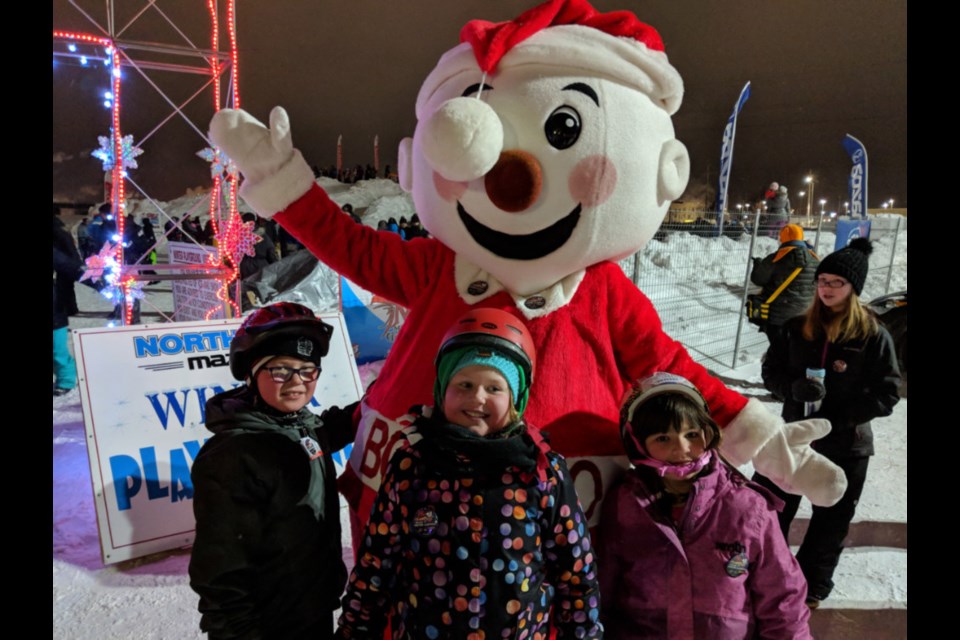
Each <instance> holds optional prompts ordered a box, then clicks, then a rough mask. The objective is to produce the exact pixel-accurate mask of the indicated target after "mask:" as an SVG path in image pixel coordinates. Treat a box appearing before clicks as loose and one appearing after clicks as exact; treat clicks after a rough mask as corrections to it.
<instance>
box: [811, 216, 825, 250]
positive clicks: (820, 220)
mask: <svg viewBox="0 0 960 640" xmlns="http://www.w3.org/2000/svg"><path fill="white" fill-rule="evenodd" d="M822 226H823V211H821V212H820V217H818V218H817V235H816V238H815V239H814V241H813V252H814V253H815V254H817V255H820V228H821V227H822Z"/></svg>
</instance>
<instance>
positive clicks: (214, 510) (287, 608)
mask: <svg viewBox="0 0 960 640" xmlns="http://www.w3.org/2000/svg"><path fill="white" fill-rule="evenodd" d="M332 333H333V327H331V326H330V325H328V324H326V323H325V322H323V321H322V320H320V319H319V318H317V317H316V316H315V315H314V314H313V312H312V311H310V309H308V308H307V307H304V306H302V305H299V304H294V303H286V302H284V303H278V304H273V305H270V306H268V307H263V308H261V309H257V310H256V311H254V312H253V313H252V314H250V315H249V316H247V318H246V320H244V322H243V324H242V325H241V326H240V328H239V329H238V330H237V333H236V335H235V336H234V337H233V340H232V342H231V344H230V371H231V373H233V375H234V377H235V378H237V379H238V380H242V381H244V382H245V384H244V385H242V386H240V387H237V388H236V389H232V390H230V391H225V392H223V393H220V394H217V395H216V396H214V397H212V398H210V400H209V401H208V402H207V408H206V426H207V429H209V430H210V431H212V432H213V433H214V434H215V435H214V436H213V437H212V438H210V440H209V441H207V443H206V444H204V446H203V448H202V449H201V450H200V453H199V454H198V455H197V459H196V461H195V462H194V464H193V469H192V472H191V473H192V479H193V484H194V502H193V510H194V515H195V516H196V521H197V529H196V540H195V542H194V546H193V551H192V554H191V557H190V586H191V587H192V588H193V590H194V591H196V592H197V593H198V594H199V595H200V605H199V610H200V613H201V614H202V617H201V620H200V629H201V630H202V631H204V632H206V633H207V634H209V636H210V638H241V637H243V638H301V637H304V638H305V637H311V638H329V637H332V635H333V611H334V610H335V609H337V608H338V607H339V598H340V594H341V592H342V591H343V586H344V583H345V582H346V577H347V574H346V569H345V567H344V564H343V559H342V548H341V546H340V509H339V499H338V496H337V486H336V483H337V479H336V470H335V468H334V465H333V458H332V454H333V452H334V451H337V450H339V449H342V448H343V447H345V446H346V445H347V444H349V443H350V442H352V441H353V428H352V421H351V417H350V415H351V413H352V410H353V409H354V408H355V405H354V406H351V407H347V408H346V409H343V410H341V409H338V408H337V407H332V408H330V409H329V410H327V411H325V412H324V413H323V415H322V417H321V416H317V415H315V414H314V413H312V412H311V411H310V410H309V409H307V404H308V403H309V402H310V400H311V398H313V393H314V390H315V389H316V386H317V380H318V378H319V376H320V370H321V368H320V364H321V359H322V358H323V356H325V355H326V354H327V350H328V347H329V343H330V335H331V334H332Z"/></svg>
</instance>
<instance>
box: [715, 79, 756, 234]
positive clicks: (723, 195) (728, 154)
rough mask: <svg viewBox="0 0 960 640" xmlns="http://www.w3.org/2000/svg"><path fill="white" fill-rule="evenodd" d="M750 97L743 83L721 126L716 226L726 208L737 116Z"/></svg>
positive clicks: (719, 227)
mask: <svg viewBox="0 0 960 640" xmlns="http://www.w3.org/2000/svg"><path fill="white" fill-rule="evenodd" d="M749 97H750V83H749V82H748V83H747V84H745V85H743V89H741V90H740V97H739V98H737V104H735V105H733V113H732V114H731V115H730V118H729V119H728V120H727V126H726V127H724V128H723V144H721V145H720V184H719V185H718V187H717V228H718V229H721V228H722V225H723V212H724V211H725V210H726V208H727V188H728V187H729V186H730V168H731V167H732V166H733V138H734V136H735V135H736V133H737V116H738V115H740V109H743V105H744V104H745V103H746V101H747V99H748V98H749Z"/></svg>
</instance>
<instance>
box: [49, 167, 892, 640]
mask: <svg viewBox="0 0 960 640" xmlns="http://www.w3.org/2000/svg"><path fill="white" fill-rule="evenodd" d="M318 182H319V183H320V184H321V186H323V187H324V188H329V190H330V192H331V197H332V198H333V199H334V200H335V201H336V202H338V203H339V204H344V203H347V202H350V203H351V204H353V205H354V207H355V208H366V215H364V222H365V223H367V224H371V225H372V226H376V222H377V221H378V220H380V219H386V218H387V217H389V216H394V217H396V218H397V219H399V217H400V216H401V215H406V216H407V217H408V218H409V216H410V215H412V213H413V209H412V203H410V202H409V196H406V195H402V194H401V193H400V191H399V187H397V186H396V185H395V184H394V183H392V182H389V181H386V180H377V181H370V182H361V183H358V184H357V185H342V184H340V183H337V182H335V181H332V180H328V179H320V180H319V181H318ZM198 201H204V198H202V197H198V196H187V197H184V198H181V199H180V200H178V201H175V204H167V203H158V204H159V205H160V206H161V207H163V208H164V210H167V211H176V212H177V213H176V215H182V213H183V212H184V211H189V210H191V209H192V208H194V207H196V206H198V205H197V202H198ZM398 203H400V204H398ZM403 203H407V204H409V209H407V208H406V206H407V205H406V204H403ZM200 206H202V205H200ZM394 207H399V208H394ZM65 222H67V224H68V228H70V226H72V225H71V224H70V223H71V221H70V220H65ZM74 222H76V221H74ZM760 241H761V243H762V244H760V245H758V247H756V248H755V250H754V254H755V255H765V254H766V253H768V252H769V251H771V250H773V249H774V248H775V247H776V243H775V242H774V241H773V240H769V239H761V240H760ZM671 242H678V243H679V242H682V243H692V242H697V243H709V242H713V243H715V244H716V243H717V240H715V239H702V238H697V237H694V236H687V235H686V234H684V236H683V237H676V238H671ZM891 242H892V235H890V234H888V235H882V236H881V235H879V234H878V235H877V236H876V240H875V245H876V249H875V252H874V256H873V259H872V260H871V265H872V266H873V269H874V270H875V271H876V272H877V273H873V272H872V273H871V278H870V279H868V283H867V287H866V288H865V292H864V294H865V295H864V297H865V299H870V297H873V296H875V295H879V294H880V293H882V292H883V287H884V285H885V280H886V274H885V273H883V274H881V273H880V271H881V270H880V269H877V265H880V264H884V265H885V264H886V263H887V261H888V260H889V255H890V250H891V248H892V247H891ZM719 243H720V245H721V247H722V249H721V250H720V251H712V252H708V251H697V252H696V255H697V256H700V257H698V258H697V259H698V260H700V261H701V262H700V263H698V264H697V269H698V270H699V271H701V272H702V274H704V275H705V276H706V277H702V278H701V280H705V281H711V282H719V283H726V282H732V283H734V284H737V283H740V282H741V281H742V278H743V274H742V273H739V274H736V273H732V272H731V273H726V272H725V270H724V269H725V267H721V266H720V265H719V264H711V263H710V262H709V259H707V260H706V262H704V260H705V259H704V258H703V257H702V256H717V260H718V261H719V260H720V259H721V258H722V257H723V254H724V253H728V252H730V251H741V250H743V249H742V247H743V246H744V243H743V241H739V242H738V241H734V240H731V239H729V238H721V239H719ZM657 245H662V243H658V242H651V243H650V246H649V247H648V248H647V249H646V250H645V251H644V253H643V255H642V260H644V261H645V268H646V267H647V266H649V267H650V268H653V267H654V265H656V267H658V268H659V269H660V270H661V271H662V272H663V278H664V280H665V281H666V282H668V283H670V284H669V285H668V287H675V286H684V287H689V295H690V297H691V298H698V297H700V296H705V295H712V292H711V291H710V290H709V289H710V288H709V287H705V286H703V285H701V284H694V283H691V282H690V278H689V276H685V275H684V276H678V275H676V274H675V273H674V271H675V270H676V269H678V268H679V265H680V263H681V262H683V261H684V260H686V259H685V258H682V257H677V254H676V253H675V252H672V251H671V252H668V251H667V247H666V246H657ZM832 246H833V235H832V234H827V233H825V234H823V235H822V236H821V242H820V247H821V252H820V253H821V256H823V255H825V254H826V253H829V251H827V250H825V249H826V248H832ZM674 248H675V247H670V249H674ZM881 261H882V262H881ZM646 262H649V265H647V264H646ZM894 265H895V267H894V270H893V274H892V278H891V289H890V290H891V291H895V290H897V289H898V288H906V234H905V233H902V234H901V237H900V240H899V241H898V246H897V248H896V257H895V261H894ZM685 290H686V289H685ZM76 291H77V298H78V303H79V307H80V309H81V311H82V312H84V313H83V315H82V316H80V317H73V318H71V319H70V327H71V328H73V329H77V328H82V327H94V326H104V325H106V323H107V320H106V318H105V315H106V313H107V312H109V311H110V310H111V308H112V305H111V303H109V302H107V301H106V300H104V299H103V298H102V297H100V296H99V295H98V294H96V293H95V292H94V291H93V290H92V289H90V288H88V287H86V286H83V285H77V287H76ZM146 292H147V296H146V299H145V300H144V302H143V306H142V310H143V312H144V313H145V314H148V313H151V312H153V311H154V310H156V309H160V310H164V311H167V312H169V311H171V310H172V304H173V302H172V295H171V293H170V285H169V283H165V284H161V285H155V286H148V287H147V288H146ZM728 295H729V294H728ZM651 298H653V299H654V301H655V302H656V295H651ZM91 312H100V313H99V314H95V313H91ZM661 313H662V314H663V313H664V312H663V311H662V310H661ZM706 322H709V319H707V320H706ZM708 326H709V325H708V324H705V325H704V331H705V332H706V328H707V327H708ZM378 366H379V364H374V365H368V366H366V367H363V368H361V376H362V378H363V381H364V383H365V384H366V383H368V382H369V381H370V380H371V379H372V378H374V377H375V376H376V374H377V372H378ZM714 371H716V373H717V375H719V376H720V377H721V378H722V379H723V380H724V381H725V382H726V383H727V384H728V385H729V386H731V388H733V389H736V390H737V391H739V392H740V393H743V394H744V395H747V396H751V397H756V398H758V399H759V400H760V401H762V402H764V404H766V405H768V407H769V408H770V410H771V411H774V412H776V413H779V409H780V407H779V405H778V403H776V402H774V401H773V400H772V398H771V397H770V396H769V394H768V393H767V392H766V390H765V389H764V388H763V384H762V381H761V379H760V366H759V361H758V360H753V361H751V362H747V363H742V364H741V366H738V368H736V369H733V370H729V369H719V370H718V369H716V368H714ZM874 432H875V436H876V449H877V454H876V456H875V457H874V458H873V460H872V462H871V468H870V471H869V475H868V479H867V484H866V488H865V490H864V494H863V497H862V499H861V502H860V506H859V509H858V513H857V517H856V520H857V521H874V522H900V523H905V522H906V519H907V495H906V494H907V468H906V464H907V463H906V461H907V456H906V446H907V443H906V434H907V401H906V400H905V399H904V400H903V401H901V402H900V404H898V405H897V407H896V409H895V411H894V413H893V415H891V416H889V417H887V418H883V419H880V420H876V421H874ZM53 469H54V477H53V623H54V624H53V626H54V638H63V639H67V638H69V639H71V640H85V639H88V638H89V639H91V640H94V639H96V640H103V639H112V638H116V639H121V638H137V639H145V640H146V639H166V638H170V639H181V638H201V637H203V636H202V634H200V632H199V627H198V625H199V618H200V616H199V614H198V613H197V611H196V605H197V598H196V596H195V594H194V593H193V591H191V590H190V587H189V584H188V578H187V563H188V561H189V549H181V550H175V551H171V552H166V553H160V554H155V555H153V556H148V557H145V558H139V559H136V560H132V561H129V562H124V563H120V564H116V565H110V566H106V567H105V566H104V565H103V564H102V562H101V559H100V546H99V541H98V535H97V523H96V515H95V510H94V503H93V494H92V486H91V482H90V469H89V463H88V459H87V450H86V436H85V433H84V427H83V416H82V412H81V408H80V398H79V393H78V392H77V391H74V392H72V393H70V394H68V395H66V396H63V397H60V398H54V399H53ZM744 470H745V471H747V472H750V471H751V470H750V469H749V465H747V466H746V467H745V469H744ZM809 513H810V507H809V503H807V502H806V501H804V502H803V504H802V506H801V508H800V512H799V514H798V515H799V517H808V516H809ZM341 515H342V520H343V525H344V532H345V535H344V546H345V547H346V548H345V551H344V557H345V560H346V561H347V562H348V566H349V565H350V564H352V557H351V553H350V550H349V540H348V536H347V534H346V532H347V531H348V525H347V522H346V511H345V509H344V510H343V511H342V514H341ZM906 575H907V559H906V550H904V549H878V548H855V549H850V550H848V551H846V552H845V553H844V555H843V556H842V557H841V562H840V566H839V568H838V571H837V575H836V583H837V586H836V589H835V592H834V595H833V596H832V597H831V598H830V599H829V600H827V601H826V602H825V603H824V607H825V608H826V607H843V608H891V607H892V608H905V607H906V602H907V594H906Z"/></svg>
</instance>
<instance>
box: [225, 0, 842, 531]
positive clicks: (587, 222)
mask: <svg viewBox="0 0 960 640" xmlns="http://www.w3.org/2000/svg"><path fill="white" fill-rule="evenodd" d="M461 41H462V42H461V44H460V45H459V46H457V47H454V48H453V49H451V50H449V51H448V52H446V53H445V54H444V55H443V56H442V57H441V58H440V61H439V62H438V64H437V66H436V68H435V69H434V70H433V71H432V72H431V73H430V74H429V75H428V76H427V78H426V80H425V81H424V83H423V87H422V88H421V89H420V94H419V96H418V97H417V105H416V113H417V127H416V130H415V132H414V136H413V138H412V139H410V138H407V139H405V140H403V142H402V143H401V146H400V154H399V175H400V183H401V186H402V187H403V188H404V189H405V190H407V191H410V192H412V193H413V199H414V203H415V205H416V210H417V213H418V214H419V216H420V219H421V221H422V222H423V225H424V226H425V227H426V228H427V229H428V230H429V231H430V233H431V234H432V235H433V236H434V237H433V238H430V239H415V240H412V241H410V242H405V241H403V240H401V238H400V236H398V235H397V234H392V233H378V232H377V231H375V230H373V229H371V228H368V227H365V226H363V225H358V224H356V223H354V222H353V221H352V220H350V218H349V216H345V215H343V213H342V212H341V211H340V207H338V206H337V205H336V204H335V203H333V202H332V201H331V200H330V199H329V198H328V197H327V195H326V194H325V193H324V192H323V190H322V189H320V187H318V186H317V185H316V183H315V182H314V178H313V172H312V171H311V169H310V167H309V166H308V165H307V163H306V161H305V160H304V159H303V157H302V156H301V154H300V152H299V151H297V150H296V149H294V148H293V144H292V139H291V135H290V125H289V122H288V120H287V115H286V113H285V112H284V111H283V109H281V108H279V107H278V108H275V109H274V110H273V112H272V113H271V114H270V126H269V128H268V127H266V126H264V125H263V124H262V123H261V122H259V121H258V120H256V119H255V118H253V117H252V116H250V115H249V114H247V113H245V112H243V111H233V110H223V111H220V112H219V113H217V114H216V116H214V119H213V121H212V122H211V125H210V133H211V136H212V139H213V140H214V142H215V143H216V144H217V145H218V146H219V147H220V148H221V149H222V150H223V151H224V152H225V153H226V154H227V155H228V156H230V157H231V158H232V159H233V160H234V162H235V163H236V164H237V166H238V167H239V168H240V170H241V172H242V173H243V176H244V179H245V181H244V183H243V185H242V187H241V189H240V194H241V195H242V196H243V198H244V199H245V200H246V201H247V202H248V203H249V204H250V205H251V206H252V207H253V208H254V209H255V210H257V211H258V212H259V213H260V215H262V216H265V217H270V216H273V217H274V219H275V220H276V221H277V222H279V223H280V224H281V225H283V227H284V228H285V229H287V231H289V232H290V233H292V234H293V235H294V236H295V237H296V238H297V239H298V240H300V241H301V242H303V244H304V245H306V246H307V247H308V248H309V249H310V250H311V251H312V252H313V253H314V254H315V255H316V256H317V257H318V258H319V259H320V260H322V261H323V262H325V263H327V264H328V265H330V266H331V267H332V268H333V269H335V270H337V271H338V272H340V273H341V274H343V275H345V276H347V277H348V278H350V279H351V280H353V281H355V282H357V283H358V284H359V285H360V286H362V287H365V288H366V289H368V290H370V291H372V292H373V293H375V294H378V295H380V296H383V297H384V298H387V299H389V300H392V301H394V302H396V303H397V304H400V305H403V306H405V307H407V308H409V310H410V311H409V315H408V316H407V319H406V322H405V323H404V325H403V328H402V329H401V330H400V332H399V334H398V336H397V339H396V342H395V343H394V345H393V348H392V350H391V351H390V355H389V357H388V358H387V360H386V363H385V364H384V366H383V369H382V372H381V374H380V377H379V378H378V379H377V381H376V382H375V383H374V384H373V386H372V387H371V388H370V390H369V392H368V393H367V395H366V396H365V398H364V402H363V404H362V406H361V412H360V415H359V416H358V425H357V437H356V441H355V444H354V449H353V455H352V457H351V461H350V471H351V472H352V475H353V476H355V477H353V478H345V479H344V480H342V486H344V487H346V488H347V490H346V491H345V493H347V494H348V496H349V497H350V498H351V504H352V506H353V507H354V508H355V509H356V511H355V513H356V515H357V516H358V517H359V519H360V521H361V522H364V521H366V518H367V516H368V514H369V510H370V505H371V504H372V500H373V497H374V494H375V492H376V490H377V488H378V487H379V485H380V479H381V476H382V474H383V472H384V470H385V469H386V465H387V463H388V461H389V458H390V454H391V453H392V452H393V451H394V450H395V449H396V447H397V446H399V445H400V444H401V443H402V441H403V439H404V438H406V437H408V436H409V435H410V434H411V431H410V427H409V424H410V419H409V418H408V417H405V416H404V414H405V413H406V412H407V411H408V410H409V408H410V407H411V406H413V405H417V404H430V403H431V402H432V387H433V377H434V369H433V356H434V354H435V353H436V352H437V348H438V347H439V344H440V339H441V338H442V337H443V334H444V332H445V331H446V330H447V329H448V328H449V326H450V325H451V323H453V321H454V320H456V319H457V318H459V317H460V316H461V315H463V313H464V312H466V311H467V310H468V309H469V308H471V307H497V308H500V309H504V310H507V311H509V312H511V313H513V314H515V315H517V316H519V317H521V318H523V320H524V322H525V323H526V325H527V326H528V327H529V329H530V333H531V335H532V336H533V340H534V342H535V343H536V348H537V355H538V363H537V372H536V378H535V379H534V382H533V388H532V391H531V395H530V404H529V407H528V408H527V411H526V415H525V417H526V418H527V420H528V422H529V423H530V424H531V425H534V426H537V427H540V428H541V429H542V430H543V431H545V432H547V433H548V434H549V437H550V441H551V443H552V445H553V446H554V448H555V449H557V450H558V451H559V452H560V453H562V454H564V455H565V456H566V457H567V461H568V464H569V466H570V469H571V471H572V473H573V474H574V476H575V478H576V486H577V491H578V493H579V495H580V500H581V502H582V503H583V507H584V510H585V512H586V514H587V515H588V517H589V518H590V521H591V524H596V520H597V518H598V517H599V513H600V508H599V505H600V502H601V500H602V498H603V494H604V491H605V488H606V487H608V486H610V483H611V482H612V481H613V480H614V479H615V478H616V476H617V474H618V473H619V472H620V471H621V470H622V469H624V468H625V467H626V465H627V460H626V457H625V456H624V455H623V448H622V445H621V443H620V437H619V430H618V409H619V402H620V399H621V397H622V396H623V394H624V392H625V391H626V390H627V389H628V387H629V385H630V382H631V381H632V380H635V379H637V378H643V377H646V376H649V375H650V374H652V373H653V372H655V371H670V372H673V373H676V374H678V375H681V376H683V377H684V378H687V379H688V380H690V381H691V382H693V383H694V384H695V385H696V386H697V388H699V389H700V390H701V391H702V392H703V395H704V396H705V397H706V399H707V401H708V403H709V405H710V409H711V412H712V413H713V416H714V418H715V419H716V421H717V422H718V423H719V424H720V425H721V426H722V427H724V438H723V452H724V454H725V455H726V456H727V458H728V459H730V460H731V461H732V462H733V463H735V464H742V463H744V462H747V461H748V460H752V461H753V464H754V466H755V468H756V469H757V470H759V471H761V472H762V473H763V474H765V475H766V476H768V477H770V478H772V479H774V481H775V482H777V483H778V484H779V485H780V486H782V487H783V488H784V489H786V490H788V491H792V492H794V493H802V494H804V495H806V496H807V497H809V498H810V499H811V501H812V502H813V503H814V504H820V505H828V504H833V503H834V502H836V501H837V500H838V499H839V498H840V496H841V495H842V494H843V491H844V489H845V486H846V480H845V478H844V476H843V473H842V471H840V470H839V469H838V468H837V467H835V466H834V465H833V464H832V463H830V462H829V461H827V460H826V459H825V458H823V457H821V456H820V455H819V454H817V453H816V452H814V451H813V450H812V449H811V448H810V446H809V443H810V442H811V441H812V440H814V439H816V438H819V437H822V436H823V435H824V434H825V433H826V432H827V431H829V423H827V422H826V421H820V420H811V421H806V422H798V423H790V424H784V422H783V420H782V419H780V418H779V417H777V416H775V415H773V414H771V413H770V412H769V411H767V410H766V409H765V408H763V406H762V405H761V404H760V403H758V402H757V401H756V400H750V401H747V399H746V398H744V397H743V396H741V395H739V394H737V393H735V392H733V391H730V390H729V389H727V388H725V387H724V386H723V384H722V383H720V382H719V381H718V380H716V379H715V378H713V377H711V376H710V375H709V374H708V373H707V371H706V370H705V369H704V368H703V367H701V366H700V365H698V364H696V363H695V362H693V360H691V358H690V356H689V355H688V354H687V352H686V351H685V350H684V348H683V347H682V346H681V345H680V344H679V343H677V342H675V341H674V340H672V339H671V338H670V337H669V336H667V335H666V334H665V333H664V332H663V330H662V329H661V323H660V319H659V317H658V316H657V312H656V311H655V310H654V308H653V306H652V305H651V303H650V301H649V300H648V299H647V297H646V296H644V295H643V293H641V292H640V291H639V290H638V289H637V287H636V286H635V285H634V284H633V283H631V282H630V280H628V279H627V278H626V277H625V276H624V274H623V273H622V272H621V270H620V268H619V267H618V266H617V265H616V264H615V263H614V262H612V261H613V260H618V259H621V258H623V257H625V256H628V255H630V254H632V253H633V252H635V251H637V250H638V249H639V248H640V247H642V246H643V245H644V244H645V243H646V242H647V241H648V240H649V239H650V238H651V237H652V236H653V234H654V232H655V231H656V230H657V228H658V226H659V225H660V222H661V221H662V220H663V217H664V214H665V213H666V210H667V207H668V205H669V204H670V202H671V201H672V200H673V199H675V198H677V197H679V196H680V195H681V193H682V192H683V190H684V188H685V187H686V183H687V178H688V176H689V158H688V155H687V150H686V148H685V147H684V146H683V144H681V143H680V142H679V141H677V140H676V139H675V137H674V132H673V125H672V122H671V120H670V116H671V114H673V113H674V112H675V111H676V110H677V109H678V108H679V106H680V101H681V99H682V96H683V82H682V80H681V78H680V76H679V74H678V73H677V71H676V69H674V68H673V67H672V66H671V65H670V63H669V62H668V60H667V56H666V54H665V53H664V49H663V43H662V41H661V39H660V36H659V34H658V33H657V32H656V31H655V30H654V29H653V28H652V27H650V26H649V25H647V24H644V23H643V22H640V21H639V20H638V19H637V18H636V16H634V15H633V14H632V13H630V12H627V11H616V12H612V13H600V12H598V11H597V10H596V9H594V8H593V7H592V6H590V5H589V4H588V3H587V2H586V0H551V1H550V2H546V3H544V4H542V5H540V6H538V7H536V8H534V9H531V10H529V11H527V12H525V13H524V14H522V15H521V16H519V17H518V18H517V19H516V20H514V21H512V22H504V23H500V24H493V23H490V22H484V21H479V20H474V21H471V22H469V23H467V25H466V26H464V28H463V30H462V32H461ZM278 212H279V213H278ZM345 475H351V473H349V472H348V473H347V474H345ZM356 480H359V481H360V483H362V488H361V487H360V486H359V483H357V482H356ZM351 484H352V486H353V490H352V491H351V490H350V487H351ZM358 489H359V490H358Z"/></svg>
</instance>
